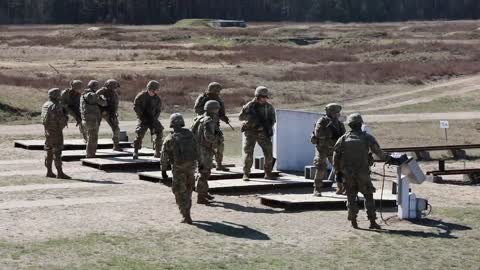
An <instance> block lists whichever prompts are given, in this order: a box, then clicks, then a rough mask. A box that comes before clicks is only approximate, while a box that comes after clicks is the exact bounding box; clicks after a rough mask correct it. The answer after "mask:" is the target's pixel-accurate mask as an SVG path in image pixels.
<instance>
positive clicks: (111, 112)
mask: <svg viewBox="0 0 480 270" xmlns="http://www.w3.org/2000/svg"><path fill="white" fill-rule="evenodd" d="M117 88H120V84H119V83H118V82H117V81H116V80H114V79H109V80H107V81H106V82H105V84H104V86H103V87H102V88H100V89H99V90H98V91H97V96H98V97H100V98H101V99H103V100H105V101H106V103H107V105H106V106H104V107H100V112H101V114H102V118H103V119H105V121H107V124H108V125H109V126H110V128H111V129H112V133H113V136H112V141H113V150H114V151H122V148H121V147H120V127H119V122H118V104H119V98H118V93H117V91H116V89H117Z"/></svg>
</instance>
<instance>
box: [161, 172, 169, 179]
mask: <svg viewBox="0 0 480 270" xmlns="http://www.w3.org/2000/svg"><path fill="white" fill-rule="evenodd" d="M162 179H163V180H167V179H168V174H167V171H162Z"/></svg>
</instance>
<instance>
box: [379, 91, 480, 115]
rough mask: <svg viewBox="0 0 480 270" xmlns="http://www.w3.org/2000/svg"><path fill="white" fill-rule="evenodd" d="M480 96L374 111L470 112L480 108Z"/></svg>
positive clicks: (450, 98)
mask: <svg viewBox="0 0 480 270" xmlns="http://www.w3.org/2000/svg"><path fill="white" fill-rule="evenodd" d="M479 98H480V95H479V94H471V95H469V96H468V97H463V96H462V97H441V98H437V99H434V100H432V101H430V102H425V103H418V104H412V105H405V106H402V107H399V108H393V109H388V110H379V111H373V112H372V113H378V114H386V113H388V114H391V113H426V112H429V113H435V112H468V111H476V110H478V108H480V100H479Z"/></svg>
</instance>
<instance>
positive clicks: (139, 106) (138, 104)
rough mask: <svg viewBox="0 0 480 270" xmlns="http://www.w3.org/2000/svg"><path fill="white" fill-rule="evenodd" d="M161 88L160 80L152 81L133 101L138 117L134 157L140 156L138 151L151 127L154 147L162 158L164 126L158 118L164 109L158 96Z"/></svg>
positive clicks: (157, 156)
mask: <svg viewBox="0 0 480 270" xmlns="http://www.w3.org/2000/svg"><path fill="white" fill-rule="evenodd" d="M159 89H160V83H159V82H157V81H150V82H148V84H147V89H146V90H144V91H142V92H140V93H138V95H137V96H136V97H135V100H134V102H133V104H134V110H135V113H136V114H137V119H138V124H137V128H136V130H135V132H136V133H137V137H136V138H135V141H134V142H133V144H134V147H135V152H134V154H133V159H137V158H138V151H139V150H140V149H141V148H142V140H143V137H144V136H145V133H146V132H147V130H148V129H150V132H151V134H152V135H153V134H155V141H154V145H153V148H154V149H155V157H156V158H160V152H161V150H162V140H163V126H162V124H161V123H160V121H159V120H158V117H159V116H160V112H161V111H162V101H161V99H160V97H159V96H158V90H159Z"/></svg>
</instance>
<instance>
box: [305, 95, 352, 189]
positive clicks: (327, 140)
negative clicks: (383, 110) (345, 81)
mask: <svg viewBox="0 0 480 270" xmlns="http://www.w3.org/2000/svg"><path fill="white" fill-rule="evenodd" d="M341 111H342V106H340V105H339V104H337V103H330V104H328V105H327V106H326V107H325V112H326V115H325V116H322V117H320V119H318V121H317V123H316V124H315V130H314V132H313V134H312V137H311V142H312V143H313V144H314V145H315V159H314V160H313V164H314V165H315V168H316V170H315V183H314V188H313V195H314V196H318V197H319V196H322V194H321V189H322V184H323V180H324V179H326V178H327V177H328V175H327V160H328V161H330V163H333V161H332V156H333V147H334V146H335V143H336V142H337V140H338V138H340V137H341V136H342V135H343V134H345V126H344V125H343V123H342V122H340V121H339V120H338V118H339V117H340V112H341ZM344 193H345V188H344V187H343V183H342V182H341V179H337V194H344Z"/></svg>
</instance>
